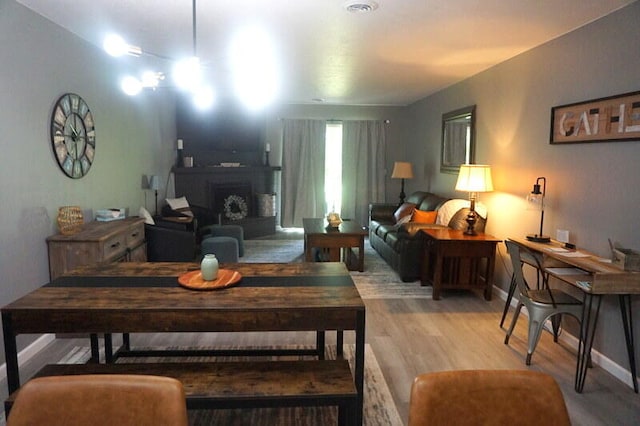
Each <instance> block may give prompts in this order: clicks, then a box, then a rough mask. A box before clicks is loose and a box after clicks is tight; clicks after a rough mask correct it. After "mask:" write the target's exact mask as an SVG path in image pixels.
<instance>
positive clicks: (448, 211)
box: [436, 198, 487, 226]
mask: <svg viewBox="0 0 640 426" xmlns="http://www.w3.org/2000/svg"><path fill="white" fill-rule="evenodd" d="M465 207H466V208H469V200H463V199H460V198H455V199H453V200H449V201H447V202H446V203H444V204H443V205H442V206H440V208H438V217H437V218H436V224H438V225H444V226H449V221H450V220H451V218H452V217H453V215H455V214H456V213H458V211H459V210H460V209H462V208H465ZM476 213H478V214H479V215H480V216H482V217H484V218H486V217H487V208H486V206H485V205H484V204H482V203H480V202H478V201H476Z"/></svg>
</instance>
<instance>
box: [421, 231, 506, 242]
mask: <svg viewBox="0 0 640 426" xmlns="http://www.w3.org/2000/svg"><path fill="white" fill-rule="evenodd" d="M422 232H424V233H425V234H427V235H429V236H430V237H432V238H434V239H436V240H441V241H447V240H465V241H502V240H501V239H500V238H496V237H494V236H493V235H489V234H485V233H483V232H478V233H477V234H476V235H467V234H465V233H464V231H461V230H458V229H451V228H426V229H422Z"/></svg>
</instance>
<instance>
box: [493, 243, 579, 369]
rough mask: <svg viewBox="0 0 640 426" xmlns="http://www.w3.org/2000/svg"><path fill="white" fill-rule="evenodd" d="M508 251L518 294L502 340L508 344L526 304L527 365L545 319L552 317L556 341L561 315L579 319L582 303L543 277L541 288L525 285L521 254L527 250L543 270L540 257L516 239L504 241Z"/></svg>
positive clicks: (528, 255)
mask: <svg viewBox="0 0 640 426" xmlns="http://www.w3.org/2000/svg"><path fill="white" fill-rule="evenodd" d="M505 244H506V245H507V251H508V252H509V257H510V258H511V265H512V267H513V276H514V279H515V282H516V285H517V286H518V291H519V293H520V297H519V302H518V307H517V308H516V312H515V314H514V316H513V319H512V320H511V326H510V327H509V331H507V335H506V337H505V339H504V344H505V345H508V344H509V338H510V337H511V334H512V333H513V329H514V328H515V326H516V322H517V321H518V316H519V315H520V311H521V310H522V307H523V306H525V307H526V308H527V311H528V312H529V334H528V346H527V361H526V362H527V365H530V364H531V356H532V355H533V351H534V350H535V348H536V345H537V344H538V341H539V340H540V335H541V333H542V329H543V327H544V323H545V321H546V320H548V319H551V323H552V326H553V340H554V341H555V342H557V341H558V329H559V326H560V320H561V318H562V314H569V315H571V316H573V317H574V318H576V319H577V320H578V322H580V319H581V317H582V308H583V304H582V302H581V301H580V300H578V299H576V298H574V297H573V296H571V295H569V294H567V293H565V292H563V291H562V290H558V289H551V288H549V286H548V283H547V282H546V280H544V281H545V282H544V283H543V286H542V288H540V289H531V288H529V286H528V285H527V283H526V281H525V279H524V274H523V273H522V263H523V260H522V259H523V253H526V255H527V257H528V260H530V259H534V262H535V263H536V265H537V268H538V269H539V270H540V271H544V269H543V267H542V265H541V263H540V261H539V258H538V257H537V256H535V255H533V253H531V251H530V250H529V249H528V248H527V247H525V246H523V245H521V244H518V243H516V242H515V241H511V240H507V241H505Z"/></svg>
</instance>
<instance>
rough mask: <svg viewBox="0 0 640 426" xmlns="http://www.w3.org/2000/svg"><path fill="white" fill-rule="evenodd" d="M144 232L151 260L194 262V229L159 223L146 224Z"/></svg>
mask: <svg viewBox="0 0 640 426" xmlns="http://www.w3.org/2000/svg"><path fill="white" fill-rule="evenodd" d="M144 234H145V238H146V240H147V260H148V261H149V262H193V261H194V260H195V259H196V255H197V254H196V234H195V233H194V232H193V231H189V230H185V229H184V228H183V229H175V228H171V227H165V226H163V224H162V223H158V224H156V225H148V224H146V225H145V226H144Z"/></svg>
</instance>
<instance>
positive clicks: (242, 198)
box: [210, 182, 255, 223]
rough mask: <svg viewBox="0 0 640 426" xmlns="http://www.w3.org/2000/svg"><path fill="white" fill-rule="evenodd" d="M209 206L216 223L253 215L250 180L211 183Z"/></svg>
mask: <svg viewBox="0 0 640 426" xmlns="http://www.w3.org/2000/svg"><path fill="white" fill-rule="evenodd" d="M210 197H211V202H210V206H211V207H210V208H211V210H212V211H213V214H214V216H215V217H217V218H218V223H222V222H228V221H231V222H233V221H237V220H242V219H246V218H249V217H254V216H255V212H254V209H253V187H252V185H251V182H228V183H212V184H211V191H210Z"/></svg>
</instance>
